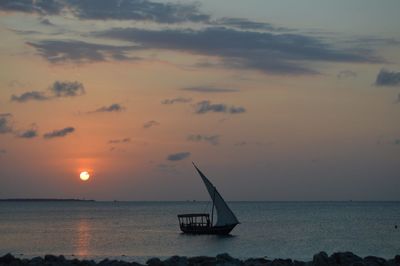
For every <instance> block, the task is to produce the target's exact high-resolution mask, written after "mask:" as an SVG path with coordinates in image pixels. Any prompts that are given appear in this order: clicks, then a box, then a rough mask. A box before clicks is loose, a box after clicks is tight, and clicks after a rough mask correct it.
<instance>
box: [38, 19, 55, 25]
mask: <svg viewBox="0 0 400 266" xmlns="http://www.w3.org/2000/svg"><path fill="white" fill-rule="evenodd" d="M40 24H42V25H46V26H54V24H53V23H51V21H50V20H49V19H48V18H42V19H40Z"/></svg>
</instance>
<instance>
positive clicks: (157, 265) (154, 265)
mask: <svg viewBox="0 0 400 266" xmlns="http://www.w3.org/2000/svg"><path fill="white" fill-rule="evenodd" d="M146 264H147V265H149V266H163V263H162V261H161V260H160V259H159V258H151V259H149V260H148V261H147V262H146Z"/></svg>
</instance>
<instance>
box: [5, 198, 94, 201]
mask: <svg viewBox="0 0 400 266" xmlns="http://www.w3.org/2000/svg"><path fill="white" fill-rule="evenodd" d="M0 201H95V200H92V199H89V200H87V199H51V198H15V199H0Z"/></svg>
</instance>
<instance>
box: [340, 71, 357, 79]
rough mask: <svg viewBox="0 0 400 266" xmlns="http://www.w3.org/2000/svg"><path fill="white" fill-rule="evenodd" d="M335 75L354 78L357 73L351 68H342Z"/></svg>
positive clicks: (342, 77)
mask: <svg viewBox="0 0 400 266" xmlns="http://www.w3.org/2000/svg"><path fill="white" fill-rule="evenodd" d="M336 77H337V78H338V79H347V78H355V77H357V73H356V72H354V71H351V70H342V71H340V72H339V73H338V74H337V75H336Z"/></svg>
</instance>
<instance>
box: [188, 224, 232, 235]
mask: <svg viewBox="0 0 400 266" xmlns="http://www.w3.org/2000/svg"><path fill="white" fill-rule="evenodd" d="M235 226H236V224H231V225H225V226H211V227H204V226H181V230H182V232H183V233H185V234H193V235H228V234H229V233H230V232H231V231H232V229H233V228H235Z"/></svg>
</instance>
